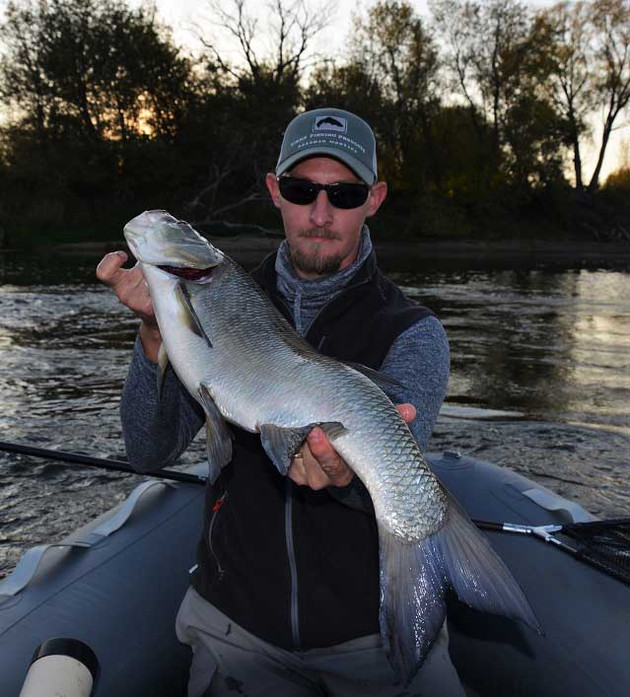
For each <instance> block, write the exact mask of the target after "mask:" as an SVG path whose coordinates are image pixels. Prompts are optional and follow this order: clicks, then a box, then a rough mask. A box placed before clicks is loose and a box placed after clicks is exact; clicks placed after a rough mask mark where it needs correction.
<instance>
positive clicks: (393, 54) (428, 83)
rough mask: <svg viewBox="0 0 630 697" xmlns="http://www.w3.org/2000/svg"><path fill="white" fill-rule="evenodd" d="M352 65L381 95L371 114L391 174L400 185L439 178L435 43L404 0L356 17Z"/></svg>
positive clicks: (383, 2)
mask: <svg viewBox="0 0 630 697" xmlns="http://www.w3.org/2000/svg"><path fill="white" fill-rule="evenodd" d="M353 35H354V39H353V42H352V48H351V51H350V61H349V65H350V66H353V67H352V70H353V71H354V74H355V75H359V74H361V75H362V76H363V77H362V79H363V80H364V82H365V83H367V84H370V85H372V86H373V89H374V90H376V91H377V92H378V93H379V94H380V95H381V101H380V103H379V105H378V110H379V112H378V113H377V114H374V116H373V118H372V120H373V123H374V125H375V128H376V130H377V131H378V135H379V143H381V144H382V149H381V152H382V154H383V157H382V159H383V161H384V163H385V165H386V167H385V169H388V170H389V171H388V178H389V179H390V180H391V181H393V182H394V183H395V184H397V185H398V186H399V187H400V188H402V187H408V188H426V186H427V178H430V179H432V180H433V182H434V183H439V180H440V168H439V158H438V156H437V153H436V152H435V144H434V140H433V136H432V132H431V122H432V118H433V115H434V114H435V113H436V111H437V109H438V106H439V98H438V92H439V91H438V89H437V82H438V56H437V48H436V46H435V44H434V41H433V39H432V37H431V36H430V34H429V33H428V32H427V31H426V30H425V27H424V25H423V23H422V20H421V19H420V17H419V16H418V15H417V14H416V13H415V11H414V9H413V7H412V6H411V5H410V4H409V3H408V2H406V1H405V0H380V2H377V3H376V4H375V5H373V6H372V7H370V9H369V10H368V12H367V17H365V18H362V17H358V18H357V19H356V21H355V27H354V30H353ZM438 185H439V184H438Z"/></svg>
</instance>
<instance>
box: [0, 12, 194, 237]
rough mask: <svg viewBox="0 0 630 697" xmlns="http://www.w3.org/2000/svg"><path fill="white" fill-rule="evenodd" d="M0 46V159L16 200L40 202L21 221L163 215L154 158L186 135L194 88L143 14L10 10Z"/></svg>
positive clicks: (185, 67) (164, 176)
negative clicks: (118, 206)
mask: <svg viewBox="0 0 630 697" xmlns="http://www.w3.org/2000/svg"><path fill="white" fill-rule="evenodd" d="M0 45H1V46H2V55H1V58H0V94H1V95H2V97H3V101H4V104H5V107H6V108H7V112H8V117H9V118H8V119H7V120H6V121H5V127H4V129H3V133H2V135H3V140H4V157H5V160H6V162H7V166H8V167H9V171H10V173H11V182H12V186H13V189H14V190H15V191H20V190H21V191H23V192H24V196H26V197H28V196H29V195H30V194H29V192H30V191H32V190H33V189H36V190H37V191H38V194H39V195H38V203H37V205H34V206H29V207H28V208H27V209H26V213H25V215H27V216H29V215H30V216H32V217H34V216H36V215H37V214H38V213H37V212H38V211H43V212H42V216H44V217H45V216H48V218H49V219H50V218H54V219H55V221H56V222H57V223H59V224H61V223H64V224H66V223H67V222H68V221H69V220H70V219H72V220H75V221H76V220H77V219H78V218H79V217H81V215H83V216H84V217H85V218H87V217H90V218H93V217H94V211H95V209H97V208H100V209H102V208H103V201H104V200H107V201H108V203H109V204H111V203H112V202H113V201H124V200H127V199H129V200H131V199H133V200H138V199H139V200H143V205H146V203H149V202H150V201H151V199H152V198H153V196H155V197H156V198H162V200H163V203H162V205H165V203H167V202H168V203H169V204H170V201H171V198H170V190H171V186H170V185H171V182H172V177H173V173H172V167H170V166H169V167H168V168H167V167H166V166H165V165H166V163H165V156H164V155H165V151H164V148H163V147H162V146H163V144H165V143H173V142H174V140H175V139H176V138H177V137H178V134H179V132H180V130H181V129H182V127H183V123H184V121H185V118H186V112H187V107H186V105H187V102H188V100H189V98H190V93H191V91H192V90H193V89H194V80H193V77H192V67H191V64H190V61H189V60H187V59H186V58H183V57H181V56H180V55H179V51H178V49H177V48H176V47H175V46H173V44H172V43H171V41H170V37H169V35H168V32H167V31H166V30H165V29H163V28H162V27H161V26H160V25H159V24H158V22H157V21H156V19H155V17H154V15H153V13H152V12H149V11H147V10H146V9H142V8H141V9H138V10H130V9H129V8H127V7H126V6H125V5H124V4H123V3H122V2H120V1H119V0H47V1H45V0H37V1H27V2H23V3H21V4H19V5H18V4H17V3H10V4H9V6H8V8H7V11H6V14H5V19H4V22H3V23H2V25H0ZM51 173H54V176H51ZM165 192H166V194H165ZM165 195H167V196H168V198H167V199H166V200H164V196H165ZM20 200H21V199H20V197H19V196H17V197H15V199H14V203H12V204H11V205H14V206H15V208H16V210H18V208H19V207H20V206H19V201H20ZM12 201H13V199H12ZM144 201H146V203H144ZM51 211H54V212H51ZM37 222H39V220H37Z"/></svg>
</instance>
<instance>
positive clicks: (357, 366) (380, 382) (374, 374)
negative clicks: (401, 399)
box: [343, 361, 405, 392]
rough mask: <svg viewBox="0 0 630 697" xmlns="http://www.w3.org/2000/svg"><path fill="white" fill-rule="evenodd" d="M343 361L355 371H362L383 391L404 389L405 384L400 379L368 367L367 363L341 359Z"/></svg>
mask: <svg viewBox="0 0 630 697" xmlns="http://www.w3.org/2000/svg"><path fill="white" fill-rule="evenodd" d="M343 363H345V365H347V366H348V367H349V368H354V370H356V371H357V372H359V373H362V374H363V375H365V377H366V378H370V380H371V381H372V382H373V383H374V384H375V385H377V387H380V388H381V390H383V392H387V391H388V390H404V389H405V386H404V385H403V384H402V382H400V380H396V379H395V378H392V377H390V376H389V375H385V373H380V372H379V371H378V370H373V369H372V368H368V367H367V365H363V363H354V362H353V361H343Z"/></svg>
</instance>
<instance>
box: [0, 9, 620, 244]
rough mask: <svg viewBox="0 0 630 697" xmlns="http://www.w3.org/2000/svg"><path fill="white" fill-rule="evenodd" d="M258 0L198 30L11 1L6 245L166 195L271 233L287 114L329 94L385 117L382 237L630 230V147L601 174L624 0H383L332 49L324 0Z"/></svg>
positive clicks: (493, 238) (81, 229) (218, 227)
mask: <svg viewBox="0 0 630 697" xmlns="http://www.w3.org/2000/svg"><path fill="white" fill-rule="evenodd" d="M252 4H253V3H252V0H217V2H213V3H211V6H210V8H209V11H211V12H212V15H213V16H212V19H211V26H213V27H214V29H213V30H210V28H209V27H206V30H207V31H204V30H203V29H201V28H200V30H199V35H198V37H197V38H198V41H199V45H198V47H197V48H196V49H194V50H193V49H184V48H182V47H181V46H178V45H177V44H176V43H175V42H174V39H173V33H172V30H171V28H170V27H169V26H167V25H166V24H165V23H164V22H163V21H162V20H161V19H160V17H159V15H158V13H157V12H156V10H155V8H154V7H151V6H148V5H147V6H145V5H141V6H140V7H135V6H134V7H132V6H131V3H130V2H128V0H15V2H11V3H9V4H8V5H7V7H6V8H5V10H4V12H3V14H2V15H0V95H1V96H2V105H3V106H2V113H0V191H2V198H1V199H0V250H2V249H3V248H4V249H7V248H11V249H13V248H20V249H24V250H29V249H35V248H45V247H54V246H55V245H60V244H65V243H77V242H83V241H94V242H97V241H99V240H111V239H112V238H114V237H116V231H118V230H120V229H121V228H122V225H124V222H126V221H127V220H129V219H130V218H132V217H134V216H135V215H137V214H138V213H139V212H140V211H142V210H146V209H151V208H166V209H167V210H169V211H170V212H172V213H173V214H174V215H177V216H179V217H181V218H182V219H184V220H188V221H189V222H191V224H192V225H193V226H194V227H195V228H197V229H199V230H200V231H202V232H211V233H212V234H217V235H221V236H223V235H228V234H234V233H235V232H238V231H240V230H241V231H244V230H249V231H250V232H251V230H252V229H255V230H257V232H259V233H260V234H267V232H266V231H269V230H275V229H277V228H279V227H280V221H279V219H278V218H277V216H276V214H275V210H274V209H273V208H272V206H270V205H269V204H268V202H267V201H268V195H267V192H266V189H265V185H264V175H265V173H266V172H267V171H269V170H271V169H273V163H274V162H275V160H276V157H277V153H278V148H279V144H280V142H281V139H282V135H283V129H284V128H285V127H286V125H287V124H288V123H289V121H290V120H291V118H292V117H294V116H295V115H296V114H297V113H299V112H301V111H303V110H308V109H313V108H319V107H327V106H328V107H329V106H337V107H341V108H345V109H348V110H349V111H352V112H354V113H356V114H359V115H360V116H362V117H363V118H364V119H365V120H366V121H368V122H369V123H370V124H371V125H372V127H373V128H374V131H375V134H376V137H377V142H378V148H379V150H378V154H379V170H380V171H379V174H380V178H381V179H383V180H384V181H387V183H388V186H389V192H390V194H389V197H388V201H387V204H386V208H385V209H384V210H383V211H379V215H378V216H377V218H376V219H374V222H373V224H371V226H370V227H371V228H372V230H373V232H374V237H375V239H376V240H387V241H388V242H387V244H389V241H390V240H393V239H396V240H399V241H400V244H404V245H410V246H411V247H413V248H415V247H416V245H417V244H420V245H425V244H426V245H431V247H432V248H434V249H441V248H446V247H448V246H449V244H448V243H447V242H446V241H447V240H451V241H452V245H451V247H452V248H456V247H457V248H459V247H460V246H461V245H464V247H465V245H466V244H468V243H472V241H475V243H478V242H479V241H481V240H483V242H484V244H487V246H488V248H489V249H490V248H493V249H499V248H500V247H501V241H502V240H505V239H508V240H510V241H511V242H510V244H514V245H515V246H519V245H522V247H523V249H529V248H531V247H536V246H538V247H539V248H542V247H544V246H545V245H546V243H547V241H549V240H555V241H556V242H557V243H558V244H559V245H565V246H566V252H565V254H566V255H570V256H571V255H574V254H575V253H576V252H575V247H576V246H578V247H581V246H584V248H586V247H589V245H590V244H591V243H595V244H599V243H601V244H602V245H606V248H607V250H610V246H609V245H611V244H614V245H619V246H620V248H621V247H623V244H624V243H625V244H627V245H628V246H630V222H629V221H630V160H628V161H626V162H625V164H624V163H621V165H620V168H619V169H618V170H617V171H616V172H614V173H612V174H611V175H609V176H608V177H607V178H606V179H605V180H604V177H603V175H602V167H603V165H604V161H605V158H606V156H608V157H610V154H608V155H607V152H608V151H609V149H610V148H609V141H610V137H611V135H612V134H613V132H614V131H615V130H616V129H617V128H620V127H621V125H623V124H621V121H622V120H623V118H624V115H625V114H626V113H627V111H628V105H629V104H630V0H585V1H584V2H568V3H567V2H562V1H560V2H557V3H555V4H553V5H549V6H546V7H544V8H540V7H534V6H533V5H531V4H528V3H527V2H526V1H521V0H431V2H430V3H428V7H429V10H428V11H427V13H426V14H424V15H420V14H419V13H418V12H417V11H416V9H415V8H414V6H413V5H412V4H411V3H410V2H408V1H407V0H377V1H376V2H374V3H373V4H372V5H370V7H369V8H367V9H366V10H364V11H361V12H358V13H357V14H356V16H355V17H354V19H353V26H352V29H351V32H350V35H349V37H348V41H347V42H346V47H345V49H344V51H345V52H344V55H342V56H338V57H334V58H333V57H331V56H327V55H325V54H323V53H322V52H321V51H320V52H318V51H317V50H316V49H317V46H316V42H315V37H318V36H320V35H321V34H322V33H325V30H326V27H327V26H329V25H330V24H331V23H332V21H333V17H332V15H331V13H330V12H329V11H328V10H325V8H324V7H323V6H322V7H320V8H319V9H318V10H317V11H315V10H314V9H313V6H312V5H311V4H310V3H300V2H297V3H292V2H289V0H277V2H274V4H273V9H272V10H270V12H269V13H268V15H269V16H268V17H267V18H265V19H263V18H259V19H256V13H255V12H254V10H253V9H252ZM260 37H264V39H265V40H264V41H263V42H259V38H260ZM230 40H232V41H233V44H230ZM226 45H230V46H232V48H233V49H234V50H232V48H230V50H227V49H225V48H224V46H226ZM262 45H265V46H266V48H264V49H263V48H261V46H262ZM219 47H220V48H219ZM228 56H229V58H228ZM599 117H603V120H602V121H601V129H596V128H594V124H595V123H597V122H598V119H599ZM600 130H601V133H600ZM595 134H596V135H595ZM587 146H588V147H590V148H591V149H593V150H594V151H595V153H596V157H595V161H594V162H593V163H591V164H589V166H588V167H586V166H585V164H584V152H585V150H586V148H587ZM626 160H627V158H626ZM587 170H588V171H587ZM591 170H592V171H591ZM516 240H518V243H517V242H516ZM434 241H437V242H439V244H437V243H436V244H437V246H436V244H434ZM513 241H514V242H513ZM502 253H511V252H508V251H504V252H502ZM549 253H551V252H549ZM554 253H555V252H554ZM558 253H560V252H558ZM589 253H590V252H589ZM602 253H603V254H604V255H605V256H607V255H608V251H606V252H602Z"/></svg>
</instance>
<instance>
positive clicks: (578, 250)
mask: <svg viewBox="0 0 630 697" xmlns="http://www.w3.org/2000/svg"><path fill="white" fill-rule="evenodd" d="M210 239H213V240H214V242H215V243H216V245H217V246H218V247H220V249H222V250H223V251H224V252H225V253H226V254H229V255H230V256H233V257H234V258H235V259H237V260H238V261H239V262H240V263H242V264H245V265H250V264H254V263H256V262H257V261H259V260H260V259H261V258H262V257H263V256H264V255H265V254H268V253H270V252H273V251H274V250H275V249H276V248H277V246H278V245H279V244H280V242H281V240H282V237H281V235H275V234H267V235H264V234H257V235H256V234H240V235H233V236H220V237H216V238H212V237H211V238H210ZM373 241H374V246H375V248H376V252H377V254H378V257H379V261H380V263H381V264H383V265H384V266H389V265H390V264H391V263H393V262H394V260H395V261H396V264H397V266H400V261H401V260H405V265H407V264H409V265H411V264H417V263H421V264H422V263H425V264H426V263H430V262H432V261H440V262H445V261H446V262H448V261H452V262H454V263H465V264H466V265H467V266H469V265H474V264H476V263H480V264H483V265H494V264H505V263H510V262H518V265H519V266H520V265H523V266H528V265H529V266H536V265H539V264H549V265H561V266H565V267H572V266H587V267H592V266H599V267H602V268H614V267H618V266H626V265H630V244H629V243H628V242H616V241H596V240H593V241H576V240H569V239H567V240H561V241H558V240H549V239H543V238H529V239H527V240H521V239H505V240H472V239H467V240H444V239H416V240H402V241H395V240H389V239H388V240H379V239H378V237H375V238H374V239H373ZM117 249H125V245H124V242H123V241H122V240H116V241H113V240H111V241H106V242H74V243H65V244H59V245H55V246H53V247H51V248H50V249H49V250H48V252H53V253H57V254H63V255H78V256H94V257H100V256H102V255H103V254H106V253H107V252H110V251H113V250H117ZM14 251H16V250H14Z"/></svg>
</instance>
